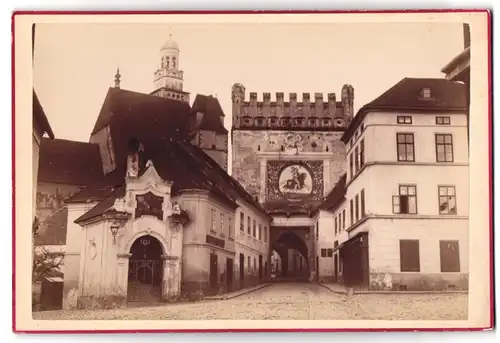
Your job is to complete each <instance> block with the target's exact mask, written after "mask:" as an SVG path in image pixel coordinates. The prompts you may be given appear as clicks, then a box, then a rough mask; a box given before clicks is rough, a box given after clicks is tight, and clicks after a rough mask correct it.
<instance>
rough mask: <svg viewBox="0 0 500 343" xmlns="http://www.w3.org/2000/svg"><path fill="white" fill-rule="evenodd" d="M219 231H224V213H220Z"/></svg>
mask: <svg viewBox="0 0 500 343" xmlns="http://www.w3.org/2000/svg"><path fill="white" fill-rule="evenodd" d="M220 232H222V233H224V213H221V214H220Z"/></svg>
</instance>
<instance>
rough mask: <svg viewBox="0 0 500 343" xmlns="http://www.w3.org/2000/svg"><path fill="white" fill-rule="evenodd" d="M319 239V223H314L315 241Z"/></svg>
mask: <svg viewBox="0 0 500 343" xmlns="http://www.w3.org/2000/svg"><path fill="white" fill-rule="evenodd" d="M318 237H319V222H318V223H316V240H318Z"/></svg>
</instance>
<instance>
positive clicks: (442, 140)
mask: <svg viewBox="0 0 500 343" xmlns="http://www.w3.org/2000/svg"><path fill="white" fill-rule="evenodd" d="M436 161H437V162H453V138H452V136H451V135H450V134H436Z"/></svg>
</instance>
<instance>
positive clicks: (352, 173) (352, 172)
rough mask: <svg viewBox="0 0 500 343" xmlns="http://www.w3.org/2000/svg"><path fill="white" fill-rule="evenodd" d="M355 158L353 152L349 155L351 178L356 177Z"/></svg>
mask: <svg viewBox="0 0 500 343" xmlns="http://www.w3.org/2000/svg"><path fill="white" fill-rule="evenodd" d="M353 167H354V166H353V158H352V154H350V155H349V171H350V172H351V179H352V178H353V177H354V169H353Z"/></svg>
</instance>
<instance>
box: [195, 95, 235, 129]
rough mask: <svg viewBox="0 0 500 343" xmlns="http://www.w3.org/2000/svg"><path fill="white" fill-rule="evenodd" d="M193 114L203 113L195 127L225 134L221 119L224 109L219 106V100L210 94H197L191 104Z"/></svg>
mask: <svg viewBox="0 0 500 343" xmlns="http://www.w3.org/2000/svg"><path fill="white" fill-rule="evenodd" d="M192 112H193V114H196V113H198V112H200V113H203V116H202V118H201V120H200V122H199V123H197V125H196V128H197V129H201V130H208V131H215V132H216V133H220V134H227V133H228V131H227V129H226V128H225V127H224V124H223V122H222V120H223V119H224V116H225V115H224V111H223V110H222V107H221V106H220V103H219V100H218V99H217V98H215V97H213V96H212V95H203V94H197V95H196V98H195V99H194V102H193V106H192Z"/></svg>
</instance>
